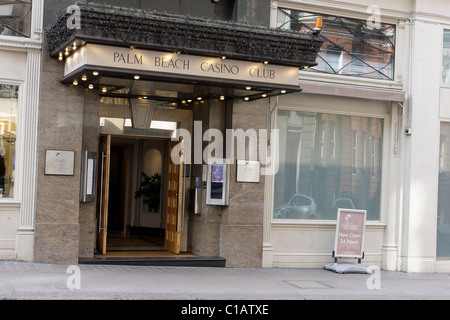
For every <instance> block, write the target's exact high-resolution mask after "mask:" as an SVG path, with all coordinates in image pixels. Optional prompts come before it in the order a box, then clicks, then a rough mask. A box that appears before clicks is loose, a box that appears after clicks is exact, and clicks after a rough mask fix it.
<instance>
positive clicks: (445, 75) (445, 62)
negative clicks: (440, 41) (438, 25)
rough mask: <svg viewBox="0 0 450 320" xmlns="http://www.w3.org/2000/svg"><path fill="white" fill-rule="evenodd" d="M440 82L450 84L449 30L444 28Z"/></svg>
mask: <svg viewBox="0 0 450 320" xmlns="http://www.w3.org/2000/svg"><path fill="white" fill-rule="evenodd" d="M442 84H443V85H447V86H448V85H450V30H444V48H443V52H442Z"/></svg>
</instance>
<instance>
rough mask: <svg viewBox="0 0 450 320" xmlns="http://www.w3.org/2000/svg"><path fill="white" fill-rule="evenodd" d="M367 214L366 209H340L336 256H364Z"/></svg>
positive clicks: (335, 248)
mask: <svg viewBox="0 0 450 320" xmlns="http://www.w3.org/2000/svg"><path fill="white" fill-rule="evenodd" d="M366 214H367V211H366V210H353V209H339V210H338V215H337V223H336V239H335V244H334V257H335V258H358V259H362V258H363V243H364V229H365V224H366Z"/></svg>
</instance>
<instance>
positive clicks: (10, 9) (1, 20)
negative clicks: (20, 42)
mask: <svg viewBox="0 0 450 320" xmlns="http://www.w3.org/2000/svg"><path fill="white" fill-rule="evenodd" d="M30 32H31V0H7V1H6V0H0V35H3V36H16V37H30Z"/></svg>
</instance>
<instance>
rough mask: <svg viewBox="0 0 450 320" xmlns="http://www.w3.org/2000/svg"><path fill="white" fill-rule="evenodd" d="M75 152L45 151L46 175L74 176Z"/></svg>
mask: <svg viewBox="0 0 450 320" xmlns="http://www.w3.org/2000/svg"><path fill="white" fill-rule="evenodd" d="M74 160H75V151H65V150H45V174H46V175H58V176H73V169H74Z"/></svg>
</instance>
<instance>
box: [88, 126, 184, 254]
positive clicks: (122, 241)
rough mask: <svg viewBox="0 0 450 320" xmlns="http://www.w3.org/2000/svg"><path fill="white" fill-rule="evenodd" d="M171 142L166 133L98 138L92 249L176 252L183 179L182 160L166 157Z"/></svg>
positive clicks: (180, 216) (102, 251)
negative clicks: (95, 230) (163, 135)
mask: <svg viewBox="0 0 450 320" xmlns="http://www.w3.org/2000/svg"><path fill="white" fill-rule="evenodd" d="M176 144H179V142H171V141H170V140H168V139H167V138H166V139H162V138H154V137H127V136H112V135H103V136H101V137H100V153H99V155H100V161H99V173H100V176H99V179H100V181H99V184H98V185H99V192H98V194H99V199H98V223H99V225H98V234H97V253H98V254H100V255H108V254H109V255H111V254H112V255H114V256H116V257H117V256H119V255H123V256H127V257H132V256H133V255H134V256H136V257H143V256H144V255H145V254H148V255H149V256H155V252H160V253H161V254H163V255H165V254H166V253H167V252H171V253H174V254H180V252H181V250H180V241H181V224H182V223H181V221H182V217H183V213H184V211H183V207H184V196H185V193H184V192H182V190H183V188H184V185H185V184H184V181H183V180H184V179H183V164H174V163H173V162H172V161H171V157H170V154H171V152H172V149H173V147H174V146H175V145H176ZM177 148H180V146H177ZM179 150H180V152H181V153H182V152H183V149H182V148H180V149H179Z"/></svg>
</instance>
